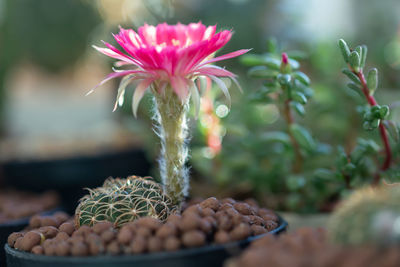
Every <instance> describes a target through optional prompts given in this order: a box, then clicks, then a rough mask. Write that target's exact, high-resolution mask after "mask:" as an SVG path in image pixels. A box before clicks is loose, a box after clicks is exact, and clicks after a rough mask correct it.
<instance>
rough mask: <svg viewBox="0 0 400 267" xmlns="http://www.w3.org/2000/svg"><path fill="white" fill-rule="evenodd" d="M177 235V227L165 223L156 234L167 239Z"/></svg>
mask: <svg viewBox="0 0 400 267" xmlns="http://www.w3.org/2000/svg"><path fill="white" fill-rule="evenodd" d="M176 234H177V229H176V226H175V225H174V224H172V223H165V224H164V225H163V226H161V227H160V228H159V229H158V230H157V232H156V236H157V237H159V238H167V237H168V236H171V235H173V236H176Z"/></svg>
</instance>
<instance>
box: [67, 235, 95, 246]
mask: <svg viewBox="0 0 400 267" xmlns="http://www.w3.org/2000/svg"><path fill="white" fill-rule="evenodd" d="M89 235H90V234H89ZM84 241H85V238H84V237H83V236H81V235H75V236H74V235H72V237H70V238H69V239H68V242H69V243H71V244H75V243H80V242H84Z"/></svg>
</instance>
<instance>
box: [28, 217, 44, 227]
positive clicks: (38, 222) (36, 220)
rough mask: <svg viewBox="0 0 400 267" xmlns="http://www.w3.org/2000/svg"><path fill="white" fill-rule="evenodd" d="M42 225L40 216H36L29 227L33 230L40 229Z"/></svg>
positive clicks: (31, 219)
mask: <svg viewBox="0 0 400 267" xmlns="http://www.w3.org/2000/svg"><path fill="white" fill-rule="evenodd" d="M41 224H42V219H41V217H40V215H34V216H32V217H31V218H30V220H29V226H30V227H32V228H39V227H40V226H41Z"/></svg>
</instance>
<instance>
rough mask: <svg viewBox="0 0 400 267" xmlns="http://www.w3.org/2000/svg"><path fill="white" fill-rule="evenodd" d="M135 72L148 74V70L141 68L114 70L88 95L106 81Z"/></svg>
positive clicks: (88, 93)
mask: <svg viewBox="0 0 400 267" xmlns="http://www.w3.org/2000/svg"><path fill="white" fill-rule="evenodd" d="M133 73H141V74H144V75H147V73H146V72H144V71H140V70H125V71H120V72H112V73H110V74H108V75H107V76H106V77H105V78H104V79H103V80H102V81H101V82H100V83H99V84H97V85H96V86H95V87H93V88H92V89H91V90H90V91H89V92H87V93H86V95H90V94H91V93H93V91H94V90H96V88H97V87H99V86H101V85H103V84H105V83H106V82H108V81H109V80H111V79H114V78H117V77H121V76H125V75H129V74H133Z"/></svg>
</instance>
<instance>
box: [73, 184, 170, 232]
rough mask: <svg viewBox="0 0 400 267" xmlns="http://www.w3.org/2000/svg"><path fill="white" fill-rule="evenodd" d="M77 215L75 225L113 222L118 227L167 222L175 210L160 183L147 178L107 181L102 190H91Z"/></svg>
mask: <svg viewBox="0 0 400 267" xmlns="http://www.w3.org/2000/svg"><path fill="white" fill-rule="evenodd" d="M88 190H89V194H88V195H86V196H84V197H83V198H82V199H81V200H80V203H79V206H78V207H77V208H76V211H75V224H76V225H77V226H78V227H79V226H81V225H89V226H93V225H94V224H96V223H98V222H101V221H110V222H113V223H114V224H115V226H116V227H121V226H122V225H124V224H125V223H128V222H131V221H134V220H136V219H138V218H140V217H145V216H150V217H154V218H157V219H160V220H162V221H163V220H165V219H167V217H168V215H169V214H170V213H171V212H172V211H173V210H174V209H173V205H172V201H171V199H170V198H169V197H168V196H167V195H165V194H164V191H163V189H162V187H161V185H159V184H158V183H156V182H154V181H153V180H152V179H150V178H148V177H146V178H142V177H137V176H130V177H128V178H126V179H120V178H116V179H114V178H108V179H107V180H106V181H105V182H104V184H103V186H102V187H98V188H96V189H88Z"/></svg>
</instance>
